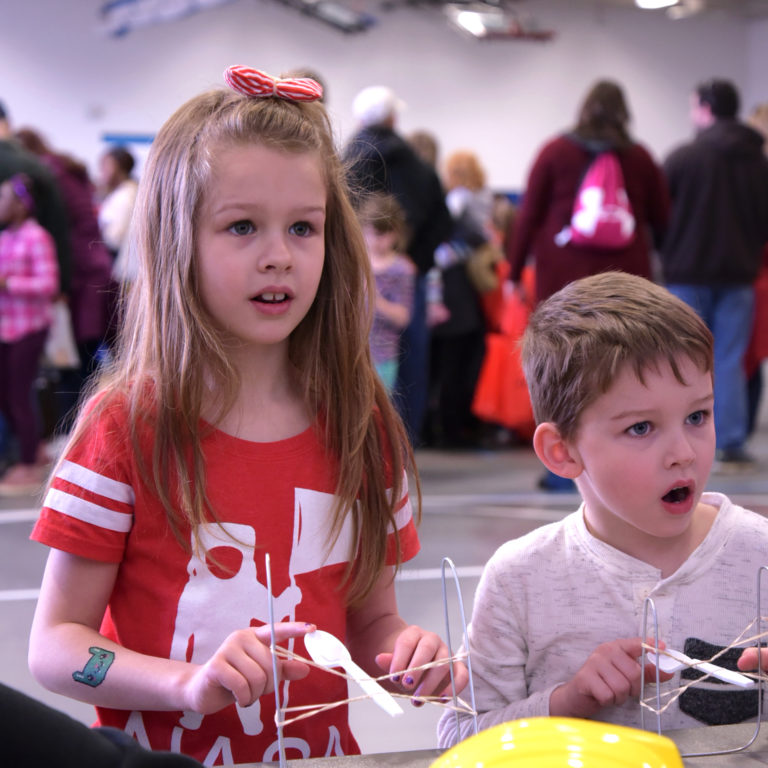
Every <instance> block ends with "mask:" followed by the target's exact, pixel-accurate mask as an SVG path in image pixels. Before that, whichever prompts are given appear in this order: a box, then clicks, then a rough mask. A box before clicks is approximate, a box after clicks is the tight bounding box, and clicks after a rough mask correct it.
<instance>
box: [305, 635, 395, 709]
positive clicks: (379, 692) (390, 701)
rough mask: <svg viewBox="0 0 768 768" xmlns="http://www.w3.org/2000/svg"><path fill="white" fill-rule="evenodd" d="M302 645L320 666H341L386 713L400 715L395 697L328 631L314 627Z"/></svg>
mask: <svg viewBox="0 0 768 768" xmlns="http://www.w3.org/2000/svg"><path fill="white" fill-rule="evenodd" d="M304 645H305V646H306V648H307V652H308V653H309V655H310V656H311V657H312V660H313V661H314V662H315V664H320V666H322V667H341V668H342V669H343V670H344V671H345V672H346V673H347V674H348V675H349V676H350V677H351V678H352V679H353V680H354V681H355V682H356V683H357V684H358V685H359V686H360V687H361V688H362V689H363V690H364V691H365V692H366V693H367V694H368V695H369V696H370V697H371V698H372V699H373V701H374V702H375V703H376V704H378V705H379V706H380V707H381V708H382V709H383V710H384V711H385V712H386V713H387V714H389V715H392V717H394V716H395V715H402V714H403V710H402V708H401V707H400V705H399V704H398V703H397V702H396V701H395V699H394V698H393V697H392V696H391V695H390V694H389V693H388V692H387V691H386V690H384V688H382V687H381V686H380V685H379V684H378V683H377V682H376V681H375V680H374V679H373V678H372V677H371V676H370V675H369V674H367V673H366V672H365V670H363V669H362V668H361V667H358V666H357V664H355V662H354V661H352V657H351V656H350V655H349V651H348V650H347V648H346V646H345V645H344V643H342V642H341V640H339V639H338V638H337V637H335V636H334V635H332V634H331V633H330V632H325V631H323V630H322V629H316V630H315V631H314V632H309V633H307V634H306V635H304Z"/></svg>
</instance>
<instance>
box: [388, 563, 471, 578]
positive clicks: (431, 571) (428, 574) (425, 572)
mask: <svg viewBox="0 0 768 768" xmlns="http://www.w3.org/2000/svg"><path fill="white" fill-rule="evenodd" d="M482 572H483V566H482V565H465V566H462V567H461V568H457V569H456V574H457V575H458V577H459V578H460V579H461V578H464V579H476V578H478V577H479V576H480V574H481V573H482ZM451 573H452V572H451V570H450V569H449V568H446V570H445V577H446V579H450V578H451ZM442 575H443V569H442V568H414V569H412V570H403V571H400V572H399V573H398V574H397V576H396V577H395V578H396V580H397V581H426V580H427V579H439V578H442Z"/></svg>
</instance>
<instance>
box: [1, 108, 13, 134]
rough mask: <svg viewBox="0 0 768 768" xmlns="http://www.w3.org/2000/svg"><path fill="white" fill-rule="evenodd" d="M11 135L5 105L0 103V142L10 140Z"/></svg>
mask: <svg viewBox="0 0 768 768" xmlns="http://www.w3.org/2000/svg"><path fill="white" fill-rule="evenodd" d="M11 133H12V132H11V121H10V119H9V117H8V112H7V111H6V109H5V104H3V102H2V101H0V140H5V139H10V138H11Z"/></svg>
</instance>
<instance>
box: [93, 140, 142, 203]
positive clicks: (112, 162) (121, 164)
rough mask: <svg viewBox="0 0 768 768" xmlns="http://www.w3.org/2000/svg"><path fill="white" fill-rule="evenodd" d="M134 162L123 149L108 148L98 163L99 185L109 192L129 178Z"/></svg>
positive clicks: (131, 156) (129, 154) (130, 155)
mask: <svg viewBox="0 0 768 768" xmlns="http://www.w3.org/2000/svg"><path fill="white" fill-rule="evenodd" d="M135 164H136V161H135V159H134V157H133V155H132V154H131V153H130V152H129V151H128V150H127V149H126V148H125V147H110V148H109V149H108V150H107V151H106V152H105V153H104V154H103V155H102V156H101V160H100V161H99V183H100V185H101V186H102V187H103V188H104V189H105V190H107V191H108V192H111V191H112V190H113V189H115V188H116V187H118V186H119V185H120V184H121V183H122V182H123V181H125V180H126V179H129V178H130V177H131V172H132V171H133V167H134V165H135Z"/></svg>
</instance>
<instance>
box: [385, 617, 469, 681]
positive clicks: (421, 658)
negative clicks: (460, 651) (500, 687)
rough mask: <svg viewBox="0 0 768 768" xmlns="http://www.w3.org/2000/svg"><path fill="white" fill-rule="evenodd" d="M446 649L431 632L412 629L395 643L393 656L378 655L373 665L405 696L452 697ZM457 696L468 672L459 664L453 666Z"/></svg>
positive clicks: (413, 627)
mask: <svg viewBox="0 0 768 768" xmlns="http://www.w3.org/2000/svg"><path fill="white" fill-rule="evenodd" d="M449 658H450V653H449V651H448V646H447V645H446V644H445V643H444V642H443V641H442V640H441V639H440V637H439V636H438V635H436V634H435V633H434V632H427V631H425V630H423V629H422V628H421V627H417V626H415V625H411V626H410V627H407V628H406V629H404V630H403V631H402V632H401V633H400V634H399V635H398V637H397V639H396V640H395V645H394V649H393V651H392V653H380V654H378V655H377V656H376V663H377V664H378V665H379V667H381V669H382V670H385V671H387V672H389V673H390V675H391V680H392V681H393V682H394V683H397V684H398V685H399V687H400V688H401V689H402V690H404V691H405V692H406V693H413V694H415V695H417V696H432V695H434V696H451V695H452V691H451V676H450V675H451V673H450V666H449V662H448V659H449ZM441 659H444V660H445V663H444V664H441V665H440V666H437V667H432V668H430V669H425V670H422V669H414V670H413V671H410V670H411V668H414V667H420V666H422V665H423V664H429V663H430V662H432V661H439V660H441ZM453 674H454V680H455V684H456V693H460V692H461V691H462V690H463V689H464V687H465V686H466V684H467V682H468V680H469V674H468V672H467V668H466V667H465V666H464V664H462V663H461V662H454V666H453Z"/></svg>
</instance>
